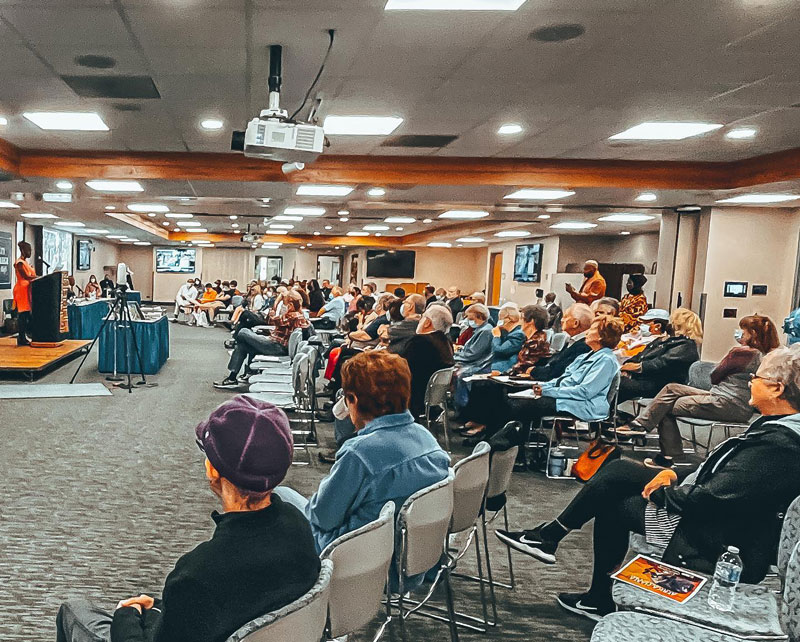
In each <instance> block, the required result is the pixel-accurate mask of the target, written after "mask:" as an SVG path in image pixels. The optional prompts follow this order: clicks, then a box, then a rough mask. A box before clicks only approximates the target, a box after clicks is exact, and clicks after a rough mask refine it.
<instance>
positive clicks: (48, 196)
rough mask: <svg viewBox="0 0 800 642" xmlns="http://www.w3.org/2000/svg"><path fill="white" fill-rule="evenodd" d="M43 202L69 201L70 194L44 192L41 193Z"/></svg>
mask: <svg viewBox="0 0 800 642" xmlns="http://www.w3.org/2000/svg"><path fill="white" fill-rule="evenodd" d="M42 200H43V201H44V202H45V203H71V202H72V194H62V193H61V192H45V193H44V194H42Z"/></svg>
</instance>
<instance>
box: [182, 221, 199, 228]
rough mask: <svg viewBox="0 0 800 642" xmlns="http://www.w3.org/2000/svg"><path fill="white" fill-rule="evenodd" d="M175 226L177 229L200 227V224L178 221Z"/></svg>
mask: <svg viewBox="0 0 800 642" xmlns="http://www.w3.org/2000/svg"><path fill="white" fill-rule="evenodd" d="M176 225H177V226H178V227H201V226H202V223H200V222H198V221H178V222H177V223H176Z"/></svg>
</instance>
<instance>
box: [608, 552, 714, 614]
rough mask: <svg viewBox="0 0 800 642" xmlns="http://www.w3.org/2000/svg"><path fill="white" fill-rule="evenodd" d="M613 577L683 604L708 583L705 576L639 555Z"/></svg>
mask: <svg viewBox="0 0 800 642" xmlns="http://www.w3.org/2000/svg"><path fill="white" fill-rule="evenodd" d="M611 577H612V578H614V579H615V580H619V581H620V582H625V583H627V584H632V585H633V586H638V587H639V588H640V589H642V590H645V591H650V592H651V593H655V594H656V595H661V596H662V597H666V598H668V599H670V600H673V601H674V602H679V603H681V604H683V603H684V602H688V601H689V600H690V599H692V597H694V596H695V595H696V594H697V592H698V591H699V590H700V589H701V588H702V587H703V584H705V583H706V582H707V581H708V578H707V577H706V576H704V575H699V574H698V573H693V572H691V571H687V570H684V569H681V568H677V567H675V566H670V565H669V564H664V562H658V561H656V560H652V559H650V558H649V557H645V556H644V555H637V556H636V557H634V558H633V559H632V560H631V561H630V562H628V563H627V564H626V565H625V566H623V567H622V568H621V569H620V570H619V571H617V572H616V573H614V575H612V576H611Z"/></svg>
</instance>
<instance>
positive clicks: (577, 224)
mask: <svg viewBox="0 0 800 642" xmlns="http://www.w3.org/2000/svg"><path fill="white" fill-rule="evenodd" d="M593 227H597V223H584V222H582V221H564V222H562V223H556V224H555V225H551V226H550V228H551V229H554V230H590V229H592V228H593Z"/></svg>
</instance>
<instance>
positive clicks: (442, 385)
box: [425, 368, 455, 407]
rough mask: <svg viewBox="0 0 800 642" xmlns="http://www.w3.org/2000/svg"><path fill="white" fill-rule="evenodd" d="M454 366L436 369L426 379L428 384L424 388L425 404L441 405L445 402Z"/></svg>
mask: <svg viewBox="0 0 800 642" xmlns="http://www.w3.org/2000/svg"><path fill="white" fill-rule="evenodd" d="M454 372H455V368H442V369H441V370H437V371H436V372H434V373H433V374H432V375H431V378H430V379H428V386H427V387H426V388H425V404H426V405H429V406H441V407H444V405H445V404H446V403H447V391H448V390H450V384H451V383H452V381H453V373H454Z"/></svg>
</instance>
